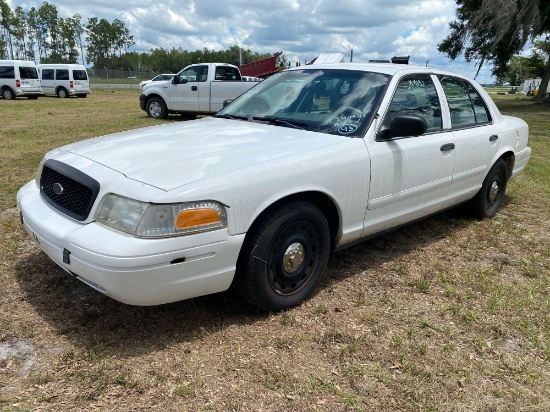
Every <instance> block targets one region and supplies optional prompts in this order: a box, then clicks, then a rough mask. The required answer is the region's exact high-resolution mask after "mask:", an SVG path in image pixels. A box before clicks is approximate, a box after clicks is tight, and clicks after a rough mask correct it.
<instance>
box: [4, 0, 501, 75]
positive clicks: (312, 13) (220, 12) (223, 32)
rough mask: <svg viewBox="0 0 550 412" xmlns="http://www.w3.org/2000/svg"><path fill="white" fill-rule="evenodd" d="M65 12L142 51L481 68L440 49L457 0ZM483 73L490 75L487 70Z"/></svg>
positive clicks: (155, 5) (127, 5)
mask: <svg viewBox="0 0 550 412" xmlns="http://www.w3.org/2000/svg"><path fill="white" fill-rule="evenodd" d="M42 2H43V1H42V0H8V1H7V3H8V4H9V5H10V7H11V8H12V9H14V8H15V7H16V6H22V7H23V8H24V9H25V10H28V9H29V8H30V7H35V8H39V7H40V6H41V5H42ZM50 3H51V4H55V5H56V7H57V9H58V11H59V14H60V16H61V17H71V16H73V15H74V14H77V13H78V14H80V15H81V16H82V21H83V22H84V23H86V22H87V20H88V18H90V17H92V16H95V17H98V18H105V19H107V20H109V21H112V20H114V19H120V20H122V21H123V22H125V24H126V25H127V27H128V29H129V30H130V33H131V34H132V35H133V36H134V41H135V43H136V44H135V46H134V47H133V48H132V50H134V51H137V52H144V51H149V50H150V49H151V48H160V47H162V48H164V49H171V48H173V47H174V48H178V47H182V48H184V49H188V50H196V49H203V48H205V47H206V48H209V49H226V48H228V47H229V46H231V45H234V44H238V45H241V46H242V47H245V48H250V49H252V50H254V51H256V52H259V53H275V52H278V51H283V52H284V54H285V55H286V56H287V58H288V59H289V60H291V61H302V62H303V61H305V60H306V59H309V60H311V59H312V58H313V57H315V56H316V55H318V54H319V53H331V52H332V53H334V52H340V53H343V54H344V55H345V56H346V60H349V55H350V52H351V49H353V56H354V61H356V62H359V61H368V60H369V59H373V58H376V59H380V58H383V59H389V58H391V57H393V56H394V55H403V54H409V55H410V56H411V62H414V63H416V64H422V65H424V64H425V62H426V60H430V65H434V67H440V68H454V69H455V70H456V71H458V72H460V73H463V74H466V75H470V76H473V75H475V68H473V65H467V64H465V63H464V62H462V61H456V62H451V61H449V60H448V59H447V58H446V57H445V56H442V55H441V54H440V53H439V52H438V51H437V44H438V43H439V42H441V41H442V40H443V39H444V38H445V36H446V35H447V34H448V30H449V22H450V21H452V20H453V19H454V18H455V9H456V4H455V1H454V0H420V1H415V2H410V1H408V0H390V1H388V0H368V1H365V0H348V1H346V2H338V1H334V0H279V1H277V2H276V3H274V2H258V1H256V2H252V1H250V0H225V1H224V2H223V7H221V3H220V2H219V0H201V1H200V2H199V1H196V0H155V1H153V0H141V1H140V0H118V1H116V2H114V1H112V0H87V1H86V2H75V1H74V0H56V1H55V2H53V1H52V2H50ZM482 72H483V76H485V77H487V79H488V78H489V77H490V75H489V74H487V73H489V72H488V71H487V70H483V71H482Z"/></svg>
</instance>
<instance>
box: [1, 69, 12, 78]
mask: <svg viewBox="0 0 550 412" xmlns="http://www.w3.org/2000/svg"><path fill="white" fill-rule="evenodd" d="M0 79H15V71H14V70H13V66H0Z"/></svg>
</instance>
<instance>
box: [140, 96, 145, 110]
mask: <svg viewBox="0 0 550 412" xmlns="http://www.w3.org/2000/svg"><path fill="white" fill-rule="evenodd" d="M145 98H146V96H145V95H144V94H143V93H142V94H140V95H139V107H140V109H141V110H145Z"/></svg>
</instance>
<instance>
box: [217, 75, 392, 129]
mask: <svg viewBox="0 0 550 412" xmlns="http://www.w3.org/2000/svg"><path fill="white" fill-rule="evenodd" d="M388 80H389V76H388V75H385V74H381V73H372V72H364V71H352V70H341V69H303V70H291V71H286V72H282V73H279V74H277V75H275V76H272V77H270V78H268V79H267V80H265V81H263V82H261V83H259V84H258V85H257V86H255V87H254V88H252V89H250V90H249V91H248V92H246V93H244V94H243V95H242V96H240V97H239V98H238V99H236V100H235V101H234V102H232V103H231V104H230V105H229V106H227V107H225V108H224V109H222V110H221V111H220V112H218V114H217V115H216V116H217V117H225V118H232V119H239V120H246V121H255V122H267V123H272V124H276V125H280V126H285V127H295V128H298V129H303V130H310V131H315V132H321V133H327V134H336V135H346V136H352V137H354V136H361V135H362V134H363V132H364V130H365V128H366V127H367V126H368V125H369V123H370V121H371V119H372V117H373V114H374V112H375V109H376V107H377V106H378V102H379V101H380V98H381V96H382V95H383V92H384V90H385V88H386V84H387V83H388Z"/></svg>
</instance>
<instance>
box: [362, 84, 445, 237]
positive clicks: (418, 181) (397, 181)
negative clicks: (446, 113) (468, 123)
mask: <svg viewBox="0 0 550 412" xmlns="http://www.w3.org/2000/svg"><path fill="white" fill-rule="evenodd" d="M434 80H435V79H434V78H433V77H432V76H430V75H429V74H418V75H409V76H405V77H403V78H402V79H401V80H400V81H399V84H398V86H397V89H396V91H395V94H394V95H393V97H392V100H391V102H390V104H389V107H388V109H387V110H386V112H385V114H384V116H383V118H382V122H381V129H383V128H389V126H390V124H391V121H392V120H393V119H394V118H395V117H396V116H398V115H403V114H411V115H416V116H420V117H423V118H424V119H425V120H426V123H427V126H428V129H427V130H426V133H424V134H423V135H421V136H407V137H401V138H395V139H390V140H384V139H374V141H372V142H370V143H368V148H369V153H370V156H371V184H370V190H369V201H368V208H367V212H366V215H365V227H366V228H367V229H365V231H364V232H363V236H368V235H370V234H373V233H376V232H379V231H382V230H385V229H389V228H391V227H394V226H397V225H399V224H402V223H405V222H407V221H410V220H414V219H416V218H420V217H422V216H424V215H426V214H429V213H430V212H432V211H436V210H437V209H439V208H440V207H441V205H442V204H443V203H444V202H445V201H446V198H447V194H448V190H449V186H450V185H451V182H452V177H453V168H454V162H455V150H454V144H455V141H454V139H455V136H454V134H453V133H452V132H451V131H450V130H448V129H445V128H444V123H446V121H445V120H444V119H443V117H442V110H441V107H442V104H441V100H440V95H439V94H438V92H437V90H436V87H435V82H434Z"/></svg>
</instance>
